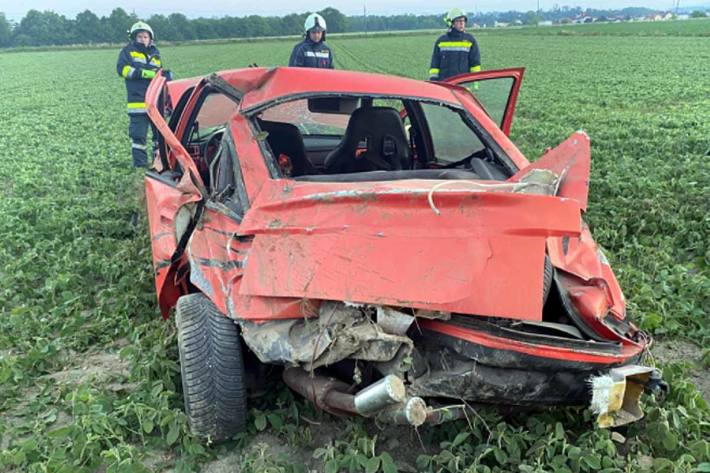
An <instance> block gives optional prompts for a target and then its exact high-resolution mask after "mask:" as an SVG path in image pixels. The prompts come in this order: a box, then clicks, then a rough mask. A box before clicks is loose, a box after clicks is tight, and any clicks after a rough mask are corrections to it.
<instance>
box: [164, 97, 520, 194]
mask: <svg viewBox="0 0 710 473" xmlns="http://www.w3.org/2000/svg"><path fill="white" fill-rule="evenodd" d="M187 95H189V94H185V96H187ZM183 98H185V99H186V97H183ZM181 105H184V104H178V106H177V107H176V110H175V111H174V113H173V118H175V120H171V123H170V125H171V128H173V129H175V127H176V126H177V123H178V121H179V120H181V118H179V115H180V112H181V110H180V108H181ZM238 107H239V104H238V102H237V101H235V100H234V99H232V98H230V97H228V96H226V95H224V94H222V93H220V92H219V91H218V90H216V89H213V90H207V91H206V93H205V94H203V96H202V97H200V99H199V101H198V103H197V106H196V107H195V109H194V111H193V113H192V116H190V117H188V121H187V128H186V129H185V132H184V133H183V134H182V139H181V141H182V143H183V145H184V146H185V148H186V149H187V150H188V152H189V153H190V154H191V156H192V157H193V159H194V160H195V162H196V163H197V167H198V169H199V171H200V174H201V177H202V178H203V181H204V182H205V184H206V185H207V187H208V188H211V187H212V186H211V181H212V180H214V179H215V173H216V172H217V170H216V169H211V168H212V167H219V166H213V163H214V162H216V161H220V159H215V158H216V157H217V156H219V155H220V154H221V153H222V152H223V151H226V149H225V147H224V146H223V137H224V136H225V129H226V126H225V125H226V123H227V122H228V121H229V118H230V117H231V116H233V115H234V114H235V113H236V112H237V110H238ZM178 119H179V120H178ZM251 119H252V125H253V132H254V134H255V136H256V137H257V139H258V140H259V142H260V144H261V147H262V151H263V154H264V157H265V159H267V161H268V163H267V164H268V165H269V167H270V169H272V174H273V175H274V177H286V178H292V179H295V180H299V181H312V182H365V181H388V180H401V179H437V180H440V179H454V180H465V179H478V180H506V179H507V178H508V177H510V176H511V175H513V174H514V173H515V172H516V171H517V169H516V168H515V166H514V165H513V163H512V162H511V161H510V159H509V158H508V157H507V156H506V155H505V153H504V152H503V150H502V149H501V147H500V146H499V145H498V144H497V143H496V142H495V141H494V140H493V139H492V138H491V137H489V136H488V135H487V134H486V132H485V130H484V129H483V128H482V127H480V126H479V125H477V124H476V123H475V121H474V119H473V118H472V117H471V116H470V115H469V114H468V113H467V112H466V111H465V110H463V109H459V108H455V107H451V106H448V105H445V104H441V103H434V102H430V101H426V100H422V99H416V98H411V97H380V96H348V95H337V96H318V97H309V98H297V99H294V100H290V101H286V102H279V103H277V104H275V105H273V106H271V107H269V108H266V109H264V110H261V111H259V112H258V113H257V114H256V115H253V116H252V117H251ZM222 172H224V169H223V170H222Z"/></svg>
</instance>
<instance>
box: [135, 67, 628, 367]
mask: <svg viewBox="0 0 710 473" xmlns="http://www.w3.org/2000/svg"><path fill="white" fill-rule="evenodd" d="M516 71H519V77H518V82H517V83H516V87H515V94H514V95H515V96H513V97H511V101H509V108H508V110H507V112H506V120H507V121H506V123H507V126H505V127H504V128H505V129H504V130H501V129H499V128H498V127H497V126H496V125H495V124H494V123H493V122H492V121H491V120H490V118H489V117H488V116H487V114H486V112H485V111H484V110H482V109H481V108H480V106H479V105H478V103H477V101H476V100H475V98H474V97H473V96H472V95H471V94H470V93H469V92H467V91H465V90H463V89H461V88H459V87H455V86H451V85H446V84H443V85H442V84H434V83H424V82H421V81H413V80H409V79H402V78H397V77H387V76H380V75H376V74H365V73H359V72H349V71H320V70H315V69H289V68H277V69H274V70H267V69H263V68H252V69H244V70H235V71H226V72H221V73H219V75H220V77H222V78H223V79H225V80H226V81H227V82H229V83H230V84H232V85H233V86H234V87H235V88H237V89H238V90H240V91H242V92H244V93H245V94H246V95H245V96H244V100H243V101H242V105H241V109H242V110H246V111H249V110H255V109H257V108H259V107H264V106H266V105H267V104H270V103H274V102H277V101H279V100H284V99H287V98H290V97H294V96H297V95H302V94H316V95H317V94H329V93H349V94H359V93H362V94H370V95H372V94H374V95H383V96H388V95H390V96H410V97H419V98H423V99H429V100H434V101H437V102H442V103H448V104H450V105H452V106H454V107H460V108H464V109H466V110H467V111H468V113H470V114H471V115H472V116H473V117H474V118H475V119H476V120H477V121H478V122H479V123H480V124H481V126H482V127H483V128H484V129H485V130H486V131H487V132H488V133H489V134H490V135H491V136H492V137H493V139H494V140H496V141H497V142H498V144H499V145H500V146H501V147H502V148H503V149H504V150H505V152H506V153H507V154H508V156H509V157H510V158H511V159H512V160H513V162H514V163H515V164H516V165H517V166H518V167H519V168H521V169H522V170H521V171H520V172H519V173H517V174H516V175H515V176H513V177H512V178H511V179H510V182H517V181H518V180H519V179H520V178H521V177H523V176H524V175H525V173H526V172H529V171H530V170H531V169H541V168H545V169H549V170H552V171H553V172H555V173H557V174H561V175H562V176H563V180H562V182H561V184H560V196H559V197H551V196H537V195H524V194H513V193H511V192H510V191H509V190H504V189H485V188H477V189H476V188H475V186H470V185H467V184H465V183H452V181H448V182H447V186H446V187H443V188H441V189H438V190H436V192H434V193H433V196H432V197H433V202H434V204H435V206H436V207H437V208H438V209H439V210H440V211H441V214H440V215H437V214H436V213H435V212H434V210H433V209H432V208H431V207H430V205H429V203H428V201H427V197H428V196H429V193H430V191H431V190H432V188H433V187H434V186H435V185H437V184H439V183H440V182H442V181H431V180H427V181H419V180H410V181H394V182H379V183H308V182H297V181H293V180H286V179H283V180H273V179H271V178H270V174H269V171H268V168H267V166H266V162H265V158H264V156H263V151H262V148H261V146H260V144H259V142H258V141H257V138H256V137H255V136H254V133H253V130H252V129H251V127H250V125H249V122H248V121H247V119H246V118H245V117H243V116H242V115H239V114H238V115H236V116H234V117H233V118H232V120H231V121H230V123H229V127H230V130H231V133H232V135H233V136H234V138H235V147H236V151H237V159H238V160H239V164H240V168H241V173H242V176H243V180H244V184H245V187H246V191H247V195H248V199H249V205H250V209H249V211H248V212H247V213H246V215H245V216H244V219H243V221H241V222H238V221H237V220H234V219H232V218H230V217H228V216H227V215H225V214H224V213H220V212H219V211H215V210H213V209H209V208H208V209H206V210H205V213H204V218H203V220H202V222H200V224H199V225H198V227H197V229H196V230H195V232H194V233H193V235H192V237H191V239H190V242H189V244H188V248H187V252H188V254H187V257H189V259H190V265H191V272H190V279H191V282H192V283H193V284H194V285H196V286H197V287H198V288H200V289H201V290H202V291H203V292H205V293H206V294H208V295H209V296H210V298H211V299H212V300H213V301H214V302H215V303H216V304H217V306H218V307H219V308H220V310H222V311H223V312H224V313H226V314H229V315H230V316H231V317H234V318H245V319H251V320H256V321H268V320H274V319H279V318H295V317H304V316H314V315H316V314H317V308H318V305H319V301H320V300H326V299H328V300H347V301H353V302H361V303H372V304H390V305H395V306H405V307H416V308H422V309H431V310H444V311H452V312H460V313H466V314H473V315H490V316H498V317H509V318H513V319H521V320H540V318H541V298H542V297H541V293H542V271H543V257H544V248H545V245H546V244H547V248H548V252H549V255H550V258H551V260H552V263H553V265H554V266H556V267H557V268H558V269H559V270H561V272H562V275H563V276H562V280H563V284H564V285H565V287H566V288H568V289H569V291H570V293H571V294H572V296H573V297H572V298H573V300H574V301H575V304H576V305H577V307H578V309H579V311H580V313H581V314H582V316H583V317H585V319H588V323H589V324H590V325H591V326H592V327H594V329H595V330H597V331H598V332H599V333H601V334H603V335H604V336H607V337H608V338H610V339H612V340H622V339H623V337H620V336H618V335H616V334H615V333H614V332H612V331H611V330H610V329H609V328H607V327H606V326H605V325H604V323H603V321H602V318H603V317H604V314H605V312H607V311H608V310H611V312H612V313H613V314H615V315H616V316H617V317H619V318H623V316H624V303H623V296H622V295H621V290H620V288H619V286H618V284H617V282H616V279H615V278H614V275H613V273H612V271H611V268H609V266H608V264H606V263H603V262H602V261H601V260H600V258H599V255H598V249H597V247H596V244H595V243H594V240H593V239H592V238H591V235H590V234H589V231H588V229H587V228H586V226H584V225H583V223H582V222H581V212H582V210H584V209H585V208H586V205H587V194H588V179H589V139H588V137H587V136H586V135H585V134H584V133H576V134H574V135H572V136H571V137H570V138H569V139H568V140H566V141H565V142H563V143H562V144H561V145H560V146H559V147H557V148H555V149H554V150H552V151H550V152H548V153H547V154H545V155H544V156H543V157H542V158H541V159H539V160H538V161H536V162H535V163H533V164H530V163H529V161H528V160H527V159H526V158H525V157H524V156H523V155H522V154H521V153H520V151H519V150H518V149H517V148H516V147H515V145H514V144H513V143H512V142H510V140H509V139H508V138H507V136H506V135H505V132H507V131H508V129H509V126H510V121H511V120H512V116H513V112H514V106H515V98H516V96H517V88H518V87H519V79H521V78H522V71H521V70H512V73H514V74H515V73H516ZM508 72H510V71H508ZM479 74H480V75H479ZM479 74H474V76H477V77H478V78H479V79H482V78H484V76H486V74H489V75H490V74H493V73H489V72H485V73H479ZM161 81H162V77H160V76H159V77H158V78H156V80H154V81H153V83H152V84H151V88H150V90H149V93H148V97H147V101H148V102H149V109H148V113H149V115H150V117H151V119H152V120H153V122H154V123H156V126H157V127H158V129H159V131H160V132H161V133H162V134H163V136H164V137H165V139H166V142H167V143H168V146H169V147H170V156H171V158H172V159H174V161H176V162H179V163H180V165H181V166H182V168H183V169H186V170H187V171H188V172H186V173H185V174H184V176H183V178H182V179H181V181H180V182H179V183H177V185H176V187H175V188H173V189H170V188H169V187H168V186H163V187H161V186H160V185H158V184H150V185H147V189H148V188H150V189H149V190H147V191H148V192H149V197H148V201H149V215H150V219H151V235H152V236H153V237H154V243H153V247H154V262H155V263H156V264H158V261H159V260H161V258H168V259H169V257H170V255H169V253H170V254H172V253H171V248H173V250H174V246H175V241H174V236H170V237H168V236H166V230H167V229H168V228H170V229H171V230H172V231H173V232H174V230H173V229H172V226H171V224H172V221H171V219H174V215H175V213H176V212H177V209H179V208H180V206H182V205H185V204H188V203H190V202H196V201H198V200H200V199H202V198H203V196H204V195H205V193H204V190H203V189H202V187H203V184H202V182H201V179H200V178H199V174H198V173H197V170H196V167H195V164H194V161H193V160H192V158H191V157H190V156H189V154H188V153H187V151H185V149H184V148H183V147H182V145H181V144H180V141H179V139H178V136H180V129H178V133H177V136H176V135H175V134H173V133H172V132H171V131H170V130H169V129H168V127H167V125H166V124H165V123H164V121H163V120H162V117H161V116H160V114H159V113H158V112H157V110H156V109H155V107H154V105H153V103H154V101H155V100H156V99H157V94H158V92H159V91H160V90H161V88H162V86H163V83H162V82H161ZM195 83H196V81H192V82H191V81H187V82H185V83H179V84H172V85H168V87H169V88H170V89H171V94H172V91H173V90H174V91H175V93H176V94H177V93H178V92H179V90H180V87H183V89H182V90H183V92H184V90H186V87H188V86H190V85H194V84H195ZM188 105H189V106H191V105H194V104H188ZM188 108H189V107H187V108H186V112H187V110H188ZM508 114H509V116H508ZM482 184H484V185H490V184H492V183H491V182H490V181H482ZM560 197H561V198H560ZM171 234H172V233H171ZM563 237H564V238H565V239H566V240H567V242H566V246H567V248H566V250H565V249H564V248H563ZM183 261H184V260H183ZM174 269H175V268H172V269H171V271H167V270H166V271H164V272H161V271H158V273H157V275H156V286H157V289H158V293H159V300H160V303H161V310H163V312H164V313H167V310H169V309H170V307H172V306H173V305H174V304H175V302H176V301H177V298H178V296H179V294H180V289H179V288H178V286H177V284H176V283H175V281H174ZM425 323H426V324H428V325H429V327H433V329H436V330H439V331H442V333H449V334H453V335H454V336H458V337H459V338H463V339H466V340H470V341H472V342H475V343H482V344H487V345H486V346H491V347H493V348H501V349H514V350H516V351H521V352H523V353H528V354H531V355H535V356H546V357H553V358H559V359H574V360H578V361H582V362H590V363H615V362H619V361H623V360H624V359H628V357H630V356H633V355H634V354H635V353H638V350H640V348H639V346H637V345H636V344H634V343H633V342H630V341H628V340H626V339H623V343H624V348H623V353H622V355H621V356H619V357H615V356H609V355H600V354H598V353H597V354H595V353H579V352H574V351H570V350H564V349H560V348H556V347H547V346H540V345H529V344H524V343H520V342H512V341H510V340H508V339H500V338H496V337H492V336H490V335H487V334H482V333H476V332H475V331H473V332H472V331H470V330H468V329H461V328H459V327H453V326H450V325H448V324H445V323H442V322H425ZM570 357H571V358H570Z"/></svg>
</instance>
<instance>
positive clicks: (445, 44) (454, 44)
mask: <svg viewBox="0 0 710 473" xmlns="http://www.w3.org/2000/svg"><path fill="white" fill-rule="evenodd" d="M472 45H473V43H472V42H470V41H442V42H441V43H439V47H440V48H470V47H471V46H472Z"/></svg>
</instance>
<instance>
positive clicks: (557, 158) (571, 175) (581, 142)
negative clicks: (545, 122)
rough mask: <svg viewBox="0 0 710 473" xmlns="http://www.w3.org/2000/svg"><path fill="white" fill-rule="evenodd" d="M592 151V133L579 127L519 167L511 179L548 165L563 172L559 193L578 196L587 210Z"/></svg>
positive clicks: (520, 177)
mask: <svg viewBox="0 0 710 473" xmlns="http://www.w3.org/2000/svg"><path fill="white" fill-rule="evenodd" d="M591 157H592V151H591V146H590V142H589V136H588V135H587V134H586V133H585V132H583V131H578V132H576V133H573V134H572V135H571V136H570V137H569V138H567V139H566V140H565V141H563V142H562V143H560V144H559V145H558V146H557V147H556V148H554V149H552V150H550V151H548V152H547V153H545V154H543V155H542V156H541V157H540V158H539V159H538V160H537V161H535V162H534V163H532V164H531V165H529V166H527V167H526V168H523V169H521V170H520V171H518V172H517V173H516V174H515V175H514V176H513V177H511V178H510V179H508V182H520V181H522V180H523V179H524V178H525V176H528V175H529V174H530V173H531V172H532V171H533V170H536V169H545V170H547V171H550V172H552V173H554V174H555V175H557V176H559V181H560V182H559V189H558V190H557V192H556V194H557V196H558V197H566V198H569V199H574V200H575V201H577V202H578V203H579V206H580V207H581V209H582V210H583V211H586V210H587V201H588V198H589V173H590V171H591Z"/></svg>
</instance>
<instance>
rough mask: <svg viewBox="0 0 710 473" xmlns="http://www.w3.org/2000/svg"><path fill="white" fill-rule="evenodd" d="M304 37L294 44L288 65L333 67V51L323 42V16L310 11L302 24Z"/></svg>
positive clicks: (324, 27)
mask: <svg viewBox="0 0 710 473" xmlns="http://www.w3.org/2000/svg"><path fill="white" fill-rule="evenodd" d="M303 27H304V29H305V30H306V38H305V39H304V40H303V41H301V42H300V43H298V44H297V45H296V46H294V48H293V51H292V52H291V59H290V60H289V61H288V65H289V66H291V67H316V68H319V69H335V66H334V65H333V52H332V51H331V50H330V48H329V47H328V46H327V45H326V44H325V31H326V28H327V27H326V24H325V18H323V17H322V16H320V15H319V14H318V13H311V14H310V15H308V18H306V22H305V23H304V25H303Z"/></svg>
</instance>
